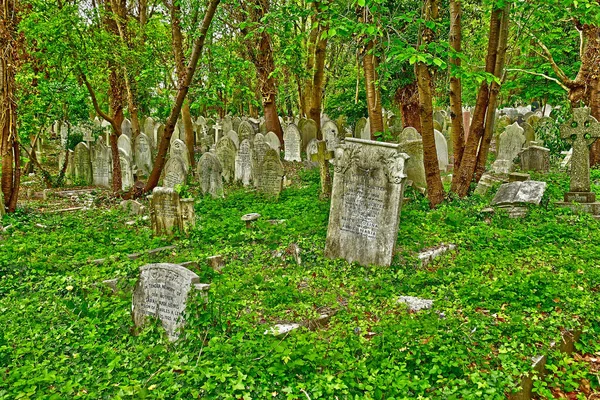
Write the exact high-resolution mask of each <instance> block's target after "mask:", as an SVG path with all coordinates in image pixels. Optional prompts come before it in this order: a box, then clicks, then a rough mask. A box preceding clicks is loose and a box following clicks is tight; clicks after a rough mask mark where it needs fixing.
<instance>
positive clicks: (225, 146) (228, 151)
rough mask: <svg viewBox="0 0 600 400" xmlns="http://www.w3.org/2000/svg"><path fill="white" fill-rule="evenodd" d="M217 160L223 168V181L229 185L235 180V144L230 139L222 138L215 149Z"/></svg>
mask: <svg viewBox="0 0 600 400" xmlns="http://www.w3.org/2000/svg"><path fill="white" fill-rule="evenodd" d="M215 152H216V155H217V158H218V159H219V161H220V162H221V165H222V166H223V179H225V182H227V183H229V182H231V181H233V179H234V178H235V154H236V149H235V144H234V143H233V142H232V141H231V139H229V138H228V137H222V138H221V139H219V141H218V142H217V145H216V147H215Z"/></svg>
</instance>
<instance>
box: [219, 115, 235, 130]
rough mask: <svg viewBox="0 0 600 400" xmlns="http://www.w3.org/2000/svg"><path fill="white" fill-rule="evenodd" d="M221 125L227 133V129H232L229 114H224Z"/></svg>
mask: <svg viewBox="0 0 600 400" xmlns="http://www.w3.org/2000/svg"><path fill="white" fill-rule="evenodd" d="M221 125H222V126H223V132H225V133H228V132H229V131H232V130H233V122H232V121H231V116H230V115H226V116H225V118H223V121H222V122H221ZM234 132H235V131H234ZM236 134H237V132H236Z"/></svg>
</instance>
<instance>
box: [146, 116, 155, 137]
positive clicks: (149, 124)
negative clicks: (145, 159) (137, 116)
mask: <svg viewBox="0 0 600 400" xmlns="http://www.w3.org/2000/svg"><path fill="white" fill-rule="evenodd" d="M154 125H156V124H155V122H154V119H153V118H152V117H148V118H146V121H145V122H144V133H145V134H146V136H148V138H153V136H154Z"/></svg>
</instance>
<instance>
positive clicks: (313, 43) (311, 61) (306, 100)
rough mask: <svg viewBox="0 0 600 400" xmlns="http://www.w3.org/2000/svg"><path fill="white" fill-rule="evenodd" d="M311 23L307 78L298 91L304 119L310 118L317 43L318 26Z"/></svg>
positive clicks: (307, 49)
mask: <svg viewBox="0 0 600 400" xmlns="http://www.w3.org/2000/svg"><path fill="white" fill-rule="evenodd" d="M312 22H313V25H314V26H313V27H312V29H311V30H310V35H309V36H308V42H307V48H306V52H307V56H306V71H307V72H308V78H306V80H305V81H304V88H303V89H302V90H301V91H300V95H301V96H302V100H301V104H302V107H303V108H302V113H301V114H302V115H304V116H305V117H306V118H310V108H311V99H312V89H313V82H314V79H313V77H314V69H315V55H316V53H315V49H316V47H317V41H318V40H319V26H318V23H316V22H315V21H312Z"/></svg>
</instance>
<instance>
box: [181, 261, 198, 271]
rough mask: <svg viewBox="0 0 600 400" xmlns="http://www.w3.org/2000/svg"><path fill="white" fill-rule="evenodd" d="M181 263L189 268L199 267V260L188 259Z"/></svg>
mask: <svg viewBox="0 0 600 400" xmlns="http://www.w3.org/2000/svg"><path fill="white" fill-rule="evenodd" d="M179 265H181V266H182V267H183V268H187V269H190V268H199V265H198V262H197V261H186V262H182V263H179Z"/></svg>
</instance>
